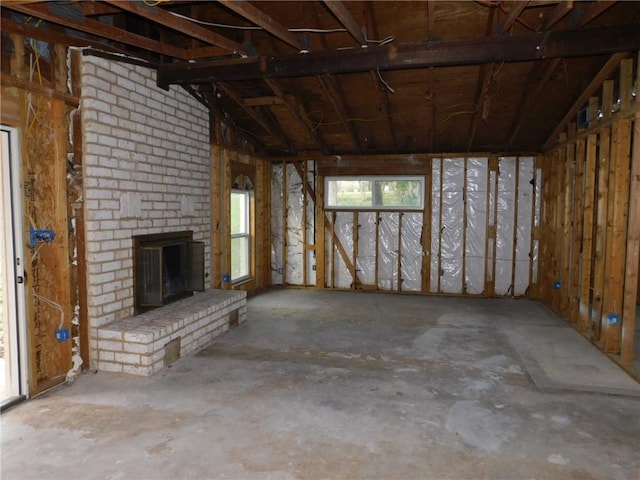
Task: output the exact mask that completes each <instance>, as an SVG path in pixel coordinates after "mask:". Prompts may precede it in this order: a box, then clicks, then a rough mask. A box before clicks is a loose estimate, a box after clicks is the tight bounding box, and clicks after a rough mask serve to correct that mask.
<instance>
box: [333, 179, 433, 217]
mask: <svg viewBox="0 0 640 480" xmlns="http://www.w3.org/2000/svg"><path fill="white" fill-rule="evenodd" d="M340 181H355V182H363V181H364V182H366V181H370V182H372V184H373V183H374V182H397V181H417V182H419V183H420V193H421V196H420V203H419V204H418V205H374V204H373V196H372V198H371V205H331V204H330V203H329V201H330V195H329V191H330V188H329V183H331V182H340ZM425 183H426V182H425V177H424V176H422V175H330V176H326V177H324V202H323V203H324V209H325V210H369V211H371V210H374V211H376V210H385V211H387V210H391V211H407V210H410V211H423V210H424V205H425V194H426V192H425ZM372 191H373V185H372Z"/></svg>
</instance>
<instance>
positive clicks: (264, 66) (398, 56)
mask: <svg viewBox="0 0 640 480" xmlns="http://www.w3.org/2000/svg"><path fill="white" fill-rule="evenodd" d="M639 42H640V31H639V30H638V29H637V28H636V25H633V24H631V25H627V26H615V27H597V28H589V29H581V30H568V31H553V32H547V33H545V34H541V33H537V34H530V35H522V36H510V37H487V38H485V39H473V40H440V41H431V42H422V43H411V44H394V45H384V46H380V47H377V48H362V49H351V50H338V51H331V52H311V53H308V54H306V55H299V54H295V55H278V56H269V57H257V58H255V59H244V58H243V59H239V60H227V61H212V62H198V63H197V64H192V63H188V62H186V63H183V62H178V63H172V64H166V65H162V66H160V67H159V69H158V84H159V85H161V86H166V85H169V84H181V83H187V84H195V83H211V82H219V81H232V80H249V79H261V78H278V77H298V76H310V75H318V74H322V73H355V72H365V71H371V70H375V69H380V70H389V69H398V68H400V69H411V68H426V67H432V66H433V67H438V66H455V65H479V64H483V63H498V62H515V61H528V60H540V59H545V58H559V57H579V56H585V55H604V54H613V53H616V52H626V51H633V50H634V48H637V45H638V43H639ZM590 95H591V93H589V94H588V95H587V97H588V96H590ZM564 126H566V124H565V125H563V127H564ZM552 138H555V137H554V136H552Z"/></svg>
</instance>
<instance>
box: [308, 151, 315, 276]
mask: <svg viewBox="0 0 640 480" xmlns="http://www.w3.org/2000/svg"><path fill="white" fill-rule="evenodd" d="M315 184H316V176H315V162H307V185H309V186H311V187H312V188H313V189H314V191H315V190H316V186H315ZM315 215H316V204H315V201H314V198H313V194H312V192H310V191H308V190H307V210H306V229H307V231H306V242H307V244H311V245H315V243H316V222H315V218H316V217H315ZM305 255H306V257H307V263H306V265H307V279H306V284H307V285H315V284H316V272H315V270H314V269H313V266H315V264H316V256H315V251H314V250H305Z"/></svg>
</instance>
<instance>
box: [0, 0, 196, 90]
mask: <svg viewBox="0 0 640 480" xmlns="http://www.w3.org/2000/svg"><path fill="white" fill-rule="evenodd" d="M2 6H3V8H8V9H11V10H15V11H16V12H20V13H23V14H25V15H30V16H32V17H35V18H40V19H42V20H46V21H47V22H51V23H56V24H58V25H62V26H64V27H67V28H71V29H73V30H77V31H79V32H84V33H90V34H91V35H95V36H96V37H99V38H104V39H108V40H110V41H113V42H120V43H124V44H127V45H131V46H133V47H137V48H141V49H143V50H149V51H152V52H155V53H158V54H160V55H166V56H169V57H174V58H178V59H180V60H186V59H187V55H186V51H185V49H183V48H178V47H174V46H173V45H167V44H165V43H163V42H158V41H156V40H151V39H150V38H147V37H143V36H142V35H136V34H135V33H130V32H127V31H126V30H122V29H120V28H116V27H113V26H111V25H107V24H106V23H103V22H100V21H98V20H92V19H89V18H85V19H84V21H83V22H82V23H80V22H76V21H74V20H71V19H70V18H66V17H59V16H58V15H54V14H52V13H51V12H49V10H48V8H47V7H46V5H44V7H45V8H41V7H42V4H39V5H37V6H35V5H17V4H14V3H9V4H4V3H3V5H2ZM184 83H187V84H188V83H192V82H184Z"/></svg>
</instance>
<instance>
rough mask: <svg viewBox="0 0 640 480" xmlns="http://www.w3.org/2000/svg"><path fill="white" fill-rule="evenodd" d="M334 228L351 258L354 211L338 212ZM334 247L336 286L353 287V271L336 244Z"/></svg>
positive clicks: (338, 239)
mask: <svg viewBox="0 0 640 480" xmlns="http://www.w3.org/2000/svg"><path fill="white" fill-rule="evenodd" d="M333 228H334V230H335V234H336V239H337V241H339V242H340V243H341V244H342V248H343V249H344V251H345V252H346V254H347V256H348V258H349V259H350V258H351V257H352V256H353V213H351V212H338V213H336V223H335V224H334V226H333ZM334 249H335V253H334V255H335V257H334V268H335V271H334V278H333V280H334V286H335V287H336V288H351V284H352V283H353V277H352V276H351V272H350V271H349V268H348V267H347V264H346V263H345V260H344V258H343V257H342V255H341V254H340V251H339V249H338V247H337V246H336V245H334Z"/></svg>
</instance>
